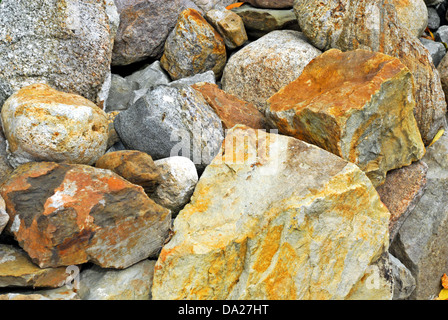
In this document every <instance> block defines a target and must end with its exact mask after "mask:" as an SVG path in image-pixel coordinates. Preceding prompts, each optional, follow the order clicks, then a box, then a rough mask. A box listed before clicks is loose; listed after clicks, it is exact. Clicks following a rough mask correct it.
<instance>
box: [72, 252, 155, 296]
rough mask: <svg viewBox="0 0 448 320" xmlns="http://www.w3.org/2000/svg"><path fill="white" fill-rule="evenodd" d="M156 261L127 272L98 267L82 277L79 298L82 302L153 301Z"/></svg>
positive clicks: (129, 269) (134, 266) (126, 270)
mask: <svg viewBox="0 0 448 320" xmlns="http://www.w3.org/2000/svg"><path fill="white" fill-rule="evenodd" d="M155 263H156V262H155V261H154V260H152V261H151V260H144V261H142V262H139V263H137V264H135V265H133V266H131V267H129V268H127V269H125V270H110V269H102V268H100V267H97V266H93V267H92V268H90V269H88V270H85V271H83V272H82V273H81V275H80V282H79V290H78V291H77V294H78V296H79V297H80V298H81V299H82V300H151V287H152V279H153V276H154V265H155Z"/></svg>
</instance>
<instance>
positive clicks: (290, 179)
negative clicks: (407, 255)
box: [152, 126, 389, 300]
mask: <svg viewBox="0 0 448 320" xmlns="http://www.w3.org/2000/svg"><path fill="white" fill-rule="evenodd" d="M234 140H236V141H239V143H238V142H236V143H235V141H234ZM297 181H300V183H297ZM388 223H389V212H388V211H387V209H386V207H385V206H384V205H383V204H382V203H381V201H380V199H379V197H378V194H377V192H376V190H375V189H374V188H373V186H372V184H371V182H370V180H369V179H368V178H367V177H366V175H365V174H364V173H363V172H362V171H361V170H359V168H358V167H357V166H356V165H354V164H351V163H349V162H346V161H345V160H343V159H341V158H339V157H337V156H334V155H333V154H331V153H329V152H326V151H324V150H322V149H320V148H317V147H315V146H313V145H309V144H307V143H305V142H302V141H300V140H297V139H294V138H291V137H286V136H281V135H276V134H268V133H266V132H264V131H262V130H253V129H250V128H248V127H244V126H236V127H234V128H233V129H232V130H230V131H229V133H228V135H227V136H226V140H225V142H224V143H223V148H222V149H221V150H220V154H219V156H217V157H216V158H215V159H214V160H213V162H212V164H210V165H209V166H208V167H207V168H206V169H205V171H204V173H203V174H202V176H201V179H200V180H199V183H198V185H197V186H196V189H195V192H194V194H193V197H192V200H191V202H190V203H189V204H188V205H187V206H186V207H185V208H184V210H182V211H181V212H180V213H179V215H178V216H177V218H176V219H175V220H174V236H173V238H172V239H171V241H170V242H169V243H168V244H166V245H165V246H164V248H163V249H162V252H161V254H160V256H159V259H158V261H157V263H156V266H155V273H154V281H153V289H152V294H153V299H248V300H251V299H267V300H270V299H283V300H286V299H344V298H346V297H347V296H348V295H349V294H350V291H351V290H352V288H354V287H355V286H356V284H357V283H358V282H359V281H360V280H361V278H362V277H363V276H364V275H365V273H366V271H367V268H368V267H369V266H370V265H371V264H372V263H374V262H376V261H377V259H378V258H379V257H380V256H381V255H382V254H383V252H384V251H385V250H386V249H387V246H388ZM367 294H368V292H367ZM365 298H366V299H368V296H365ZM383 298H388V297H383Z"/></svg>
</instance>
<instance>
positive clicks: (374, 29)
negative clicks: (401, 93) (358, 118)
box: [294, 0, 446, 145]
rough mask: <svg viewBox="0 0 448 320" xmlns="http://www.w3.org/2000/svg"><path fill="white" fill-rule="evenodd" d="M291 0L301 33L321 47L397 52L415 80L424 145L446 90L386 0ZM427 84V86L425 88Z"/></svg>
mask: <svg viewBox="0 0 448 320" xmlns="http://www.w3.org/2000/svg"><path fill="white" fill-rule="evenodd" d="M321 3H322V2H321V1H320V0H301V1H296V2H295V5H294V10H295V12H296V14H297V18H298V21H299V24H300V27H301V29H302V31H303V33H304V34H305V35H306V36H307V37H308V38H309V39H310V41H311V42H312V43H313V44H314V45H315V46H316V47H317V48H319V49H321V50H328V49H330V48H337V49H340V50H342V51H349V50H355V49H358V48H359V49H367V50H372V51H375V52H382V53H385V54H387V55H390V56H393V57H397V58H399V59H400V61H401V62H402V63H403V64H404V65H405V66H406V67H408V68H409V70H410V71H411V73H412V75H413V76H414V81H415V102H416V106H415V109H414V115H415V119H416V120H417V124H418V127H419V129H420V133H421V136H422V139H423V142H424V143H425V145H428V144H429V143H431V141H432V140H433V138H434V136H435V135H436V133H437V132H438V131H439V129H440V128H442V127H445V126H446V119H445V114H446V102H445V95H444V93H443V90H442V86H441V84H440V78H439V74H438V72H437V70H436V68H435V67H434V64H433V63H432V59H431V55H430V54H429V52H428V50H426V49H425V47H424V46H423V44H422V43H421V42H420V40H419V39H417V38H415V37H414V36H411V34H410V33H409V31H408V30H407V29H406V28H405V27H403V26H402V24H401V23H400V22H399V20H398V16H397V12H396V10H395V7H394V6H393V4H392V3H391V0H380V1H378V0H359V1H356V2H353V1H351V0H336V1H328V2H325V4H324V5H320V4H321ZM428 88H431V89H430V90H428Z"/></svg>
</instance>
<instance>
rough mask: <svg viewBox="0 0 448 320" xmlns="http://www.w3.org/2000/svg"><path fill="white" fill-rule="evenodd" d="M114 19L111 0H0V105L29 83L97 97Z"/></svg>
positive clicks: (105, 71) (108, 55) (104, 76)
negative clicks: (0, 0) (0, 2)
mask: <svg viewBox="0 0 448 320" xmlns="http://www.w3.org/2000/svg"><path fill="white" fill-rule="evenodd" d="M118 23H119V21H118V14H117V10H116V7H115V5H114V2H113V1H111V0H107V1H96V0H74V1H69V2H66V1H63V0H42V1H34V0H24V1H21V2H20V4H18V3H17V1H15V0H3V1H2V5H1V7H0V106H1V105H2V104H3V103H4V101H5V100H6V99H7V98H8V97H9V96H10V95H11V94H13V93H14V92H15V91H17V90H19V89H20V88H22V87H24V86H27V85H30V84H33V83H48V84H49V85H50V86H52V87H54V88H56V89H57V90H61V91H64V92H70V93H75V94H79V95H81V96H83V97H85V98H87V99H89V100H91V101H94V102H95V103H99V102H100V101H99V100H100V99H99V98H98V94H99V92H100V91H101V90H102V89H103V85H104V83H105V81H106V80H107V76H108V75H109V73H110V61H111V56H112V47H113V39H114V37H115V33H116V30H117V27H118Z"/></svg>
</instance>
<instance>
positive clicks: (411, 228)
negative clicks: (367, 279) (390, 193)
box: [390, 134, 448, 300]
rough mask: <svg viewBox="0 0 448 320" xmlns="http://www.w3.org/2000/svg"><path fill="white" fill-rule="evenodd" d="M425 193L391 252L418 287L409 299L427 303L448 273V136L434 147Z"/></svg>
mask: <svg viewBox="0 0 448 320" xmlns="http://www.w3.org/2000/svg"><path fill="white" fill-rule="evenodd" d="M423 161H424V162H425V163H426V164H427V165H428V173H427V184H426V191H425V193H424V194H423V196H422V197H421V199H420V201H419V202H418V204H417V205H416V207H415V209H414V210H413V211H412V212H411V213H410V214H409V216H408V218H407V219H406V220H405V222H404V223H403V225H402V226H401V228H400V230H399V231H398V234H397V236H396V237H395V241H394V242H392V244H391V248H390V252H391V253H392V254H393V255H394V256H395V257H396V258H398V259H399V260H400V261H401V262H402V263H403V264H404V265H405V266H406V267H407V268H408V269H409V270H410V271H411V273H412V275H413V276H414V277H415V280H416V288H415V290H414V291H413V293H412V294H411V295H410V297H409V299H413V300H428V299H432V298H433V297H435V296H437V295H438V294H439V292H440V289H441V287H440V277H441V276H442V275H443V274H444V273H446V272H447V270H448V260H447V257H448V135H447V134H445V135H444V136H442V137H441V138H440V139H439V140H438V141H437V142H435V143H434V144H433V145H432V146H431V147H429V148H428V149H427V153H426V155H425V157H424V158H423Z"/></svg>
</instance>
